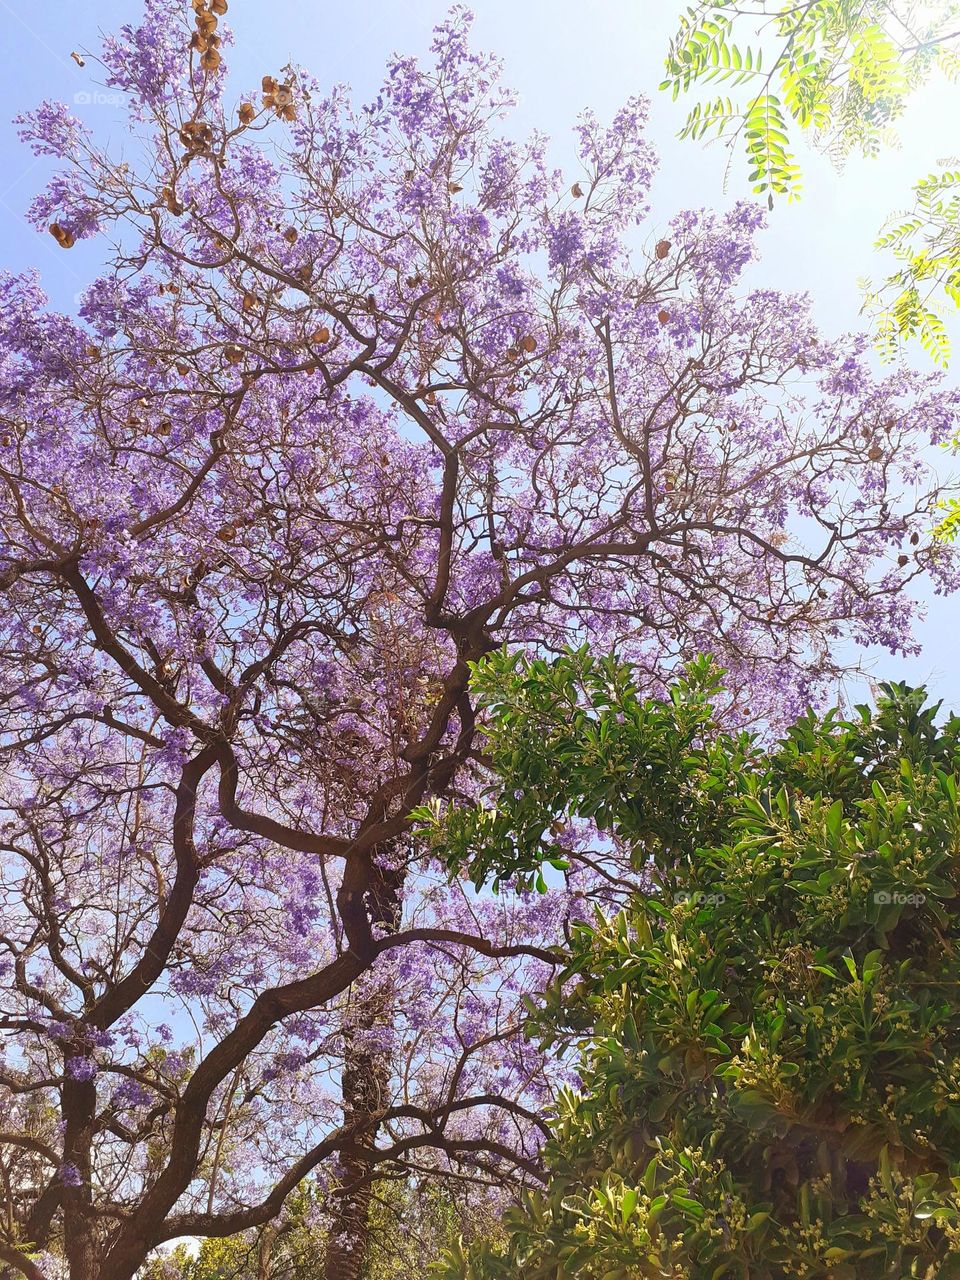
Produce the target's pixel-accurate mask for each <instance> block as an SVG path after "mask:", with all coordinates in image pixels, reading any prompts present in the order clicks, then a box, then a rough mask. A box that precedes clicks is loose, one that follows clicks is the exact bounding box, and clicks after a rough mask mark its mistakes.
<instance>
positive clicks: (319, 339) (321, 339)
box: [310, 324, 330, 347]
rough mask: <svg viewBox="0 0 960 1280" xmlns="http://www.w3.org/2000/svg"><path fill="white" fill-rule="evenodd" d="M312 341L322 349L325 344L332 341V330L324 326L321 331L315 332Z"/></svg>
mask: <svg viewBox="0 0 960 1280" xmlns="http://www.w3.org/2000/svg"><path fill="white" fill-rule="evenodd" d="M310 341H311V342H315V343H316V344H317V346H321V347H322V346H323V344H324V343H325V342H329V341H330V330H329V329H328V328H327V326H326V325H325V324H322V325H321V326H320V328H319V329H316V330H314V332H313V334H312V336H311V338H310Z"/></svg>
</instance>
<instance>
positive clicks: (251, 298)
mask: <svg viewBox="0 0 960 1280" xmlns="http://www.w3.org/2000/svg"><path fill="white" fill-rule="evenodd" d="M258 301H259V299H258V298H257V295H256V294H255V293H250V292H249V291H247V292H246V293H245V294H244V295H243V302H242V303H241V306H242V307H243V310H244V311H252V310H253V309H254V307H255V306H256V305H257V302H258Z"/></svg>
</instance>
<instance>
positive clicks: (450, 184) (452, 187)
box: [447, 182, 463, 196]
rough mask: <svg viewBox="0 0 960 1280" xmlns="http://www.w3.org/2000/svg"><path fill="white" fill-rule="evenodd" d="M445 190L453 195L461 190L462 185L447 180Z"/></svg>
mask: <svg viewBox="0 0 960 1280" xmlns="http://www.w3.org/2000/svg"><path fill="white" fill-rule="evenodd" d="M447 190H448V191H449V192H450V194H451V195H452V196H455V195H457V194H459V192H461V191H462V190H463V187H462V186H461V185H460V183H459V182H448V183H447Z"/></svg>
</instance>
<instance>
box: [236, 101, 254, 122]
mask: <svg viewBox="0 0 960 1280" xmlns="http://www.w3.org/2000/svg"><path fill="white" fill-rule="evenodd" d="M256 114H257V109H256V107H255V106H254V105H253V103H252V102H241V103H240V107H239V110H238V111H237V115H238V116H239V117H240V123H241V124H242V125H248V124H250V123H251V122H252V121H253V120H254V118H255V117H256Z"/></svg>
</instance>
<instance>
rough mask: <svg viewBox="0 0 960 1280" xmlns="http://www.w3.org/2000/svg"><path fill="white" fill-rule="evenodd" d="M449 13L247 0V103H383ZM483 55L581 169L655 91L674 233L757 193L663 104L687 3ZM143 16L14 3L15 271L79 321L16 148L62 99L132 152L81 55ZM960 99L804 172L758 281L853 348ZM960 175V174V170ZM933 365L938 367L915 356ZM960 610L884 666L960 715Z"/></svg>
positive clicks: (6, 234)
mask: <svg viewBox="0 0 960 1280" xmlns="http://www.w3.org/2000/svg"><path fill="white" fill-rule="evenodd" d="M447 7H448V6H447V3H446V0H366V3H364V4H363V5H362V6H358V5H352V6H345V5H335V4H318V3H316V0H269V2H268V3H265V4H264V3H257V2H256V0H232V3H231V5H230V13H229V15H228V18H227V21H228V22H229V23H230V25H231V26H232V27H233V28H234V30H235V31H236V33H237V48H236V49H234V50H233V51H231V53H230V55H229V61H230V67H231V73H232V77H233V81H234V83H235V85H236V87H237V91H238V93H239V92H240V91H241V90H242V89H247V88H250V87H252V86H257V85H259V81H260V78H261V76H262V75H264V74H270V73H274V72H276V71H278V70H279V68H280V67H281V66H282V65H283V64H284V63H285V62H287V61H288V60H290V59H293V60H296V61H299V62H302V63H303V64H305V65H306V66H308V67H310V68H311V69H312V70H313V71H314V73H315V74H316V75H317V77H318V79H320V81H321V82H335V81H341V82H347V83H349V84H352V85H353V87H354V89H355V90H356V92H357V95H358V96H359V97H360V98H361V99H366V98H367V97H368V96H370V95H371V94H372V92H373V91H374V90H375V89H376V87H377V84H378V81H379V79H380V75H381V72H382V68H383V64H384V61H385V59H386V57H387V56H388V55H389V54H390V53H391V52H393V51H402V52H404V53H422V52H424V51H425V48H426V46H427V44H428V42H429V36H430V30H431V28H432V27H433V26H434V25H435V23H436V22H438V21H439V20H440V19H441V18H442V17H443V15H444V13H445V12H446V10H447ZM472 7H473V9H474V11H475V12H476V15H477V21H476V27H475V42H476V44H477V45H478V46H482V47H484V48H488V49H493V50H495V51H496V52H497V53H499V54H500V55H501V56H502V57H503V59H504V61H505V63H506V75H507V80H508V82H509V83H510V84H511V85H513V86H514V87H515V88H516V89H518V90H519V92H520V94H521V105H520V108H519V110H518V112H517V114H516V117H515V120H514V123H513V124H512V125H511V129H513V130H515V131H516V132H517V133H525V132H527V131H529V130H532V129H538V130H541V131H542V132H545V133H547V134H549V135H551V137H553V138H554V140H555V144H556V152H555V154H556V159H557V162H558V163H559V164H561V165H563V164H564V163H565V162H567V161H568V160H569V158H570V157H571V154H572V142H571V126H572V124H573V121H574V118H575V116H576V115H577V113H578V112H579V111H580V110H581V109H582V108H584V107H587V106H589V107H592V108H593V109H594V110H595V111H596V112H597V113H598V114H599V115H600V116H601V117H609V116H610V115H612V113H613V112H614V111H615V110H616V109H617V107H618V106H619V105H620V104H621V103H622V102H623V100H624V99H625V98H627V97H628V96H630V95H631V94H634V93H637V92H643V93H646V94H648V95H649V96H650V97H651V98H652V102H653V114H652V126H651V134H652V136H653V138H654V140H655V141H656V143H657V145H658V147H659V150H660V153H661V156H662V169H661V174H660V178H659V180H658V182H657V185H656V187H655V190H654V217H655V219H656V220H657V221H666V219H667V218H669V217H670V216H671V214H672V213H674V212H675V211H676V210H677V209H679V208H683V207H685V206H689V205H704V204H706V205H714V206H722V205H723V204H725V203H727V202H729V201H732V200H733V199H735V198H737V197H739V196H741V195H743V194H745V184H744V170H743V167H742V165H741V164H740V163H739V157H737V160H736V161H735V163H734V166H733V168H732V170H731V173H730V177H729V182H728V184H727V187H728V189H727V191H726V192H724V189H723V188H724V169H725V166H726V153H725V152H723V151H721V150H720V149H713V150H711V151H706V152H705V151H704V150H703V149H702V148H700V147H699V146H697V145H695V144H692V143H680V142H678V141H677V140H676V138H675V134H676V131H677V129H678V128H679V127H680V124H681V123H682V120H683V116H684V104H683V101H682V100H681V101H679V102H676V103H674V102H673V101H672V100H671V99H670V98H669V96H668V95H666V94H661V93H658V92H657V88H656V86H657V84H658V83H659V81H660V79H661V75H662V59H663V54H664V51H665V49H666V46H667V42H668V40H669V36H670V34H671V32H672V30H673V26H674V22H675V18H676V14H677V13H678V11H679V10H680V9H681V7H683V3H682V0H589V3H587V4H584V3H583V0H576V2H575V0H475V2H474V4H473V6H472ZM139 15H140V0H92V2H90V0H46V3H45V4H42V5H38V4H37V3H36V0H0V37H2V40H0V48H2V50H3V53H2V55H0V57H2V68H3V75H2V76H0V268H3V267H7V268H13V269H22V268H23V267H26V266H37V267H38V268H39V269H40V271H41V272H42V274H43V279H44V284H45V287H46V288H47V291H48V292H49V293H50V295H51V297H52V299H53V301H54V302H55V303H56V305H58V306H60V307H63V308H64V309H67V308H69V307H70V306H71V305H72V301H73V298H74V296H75V294H76V293H77V292H78V291H79V290H80V289H81V288H82V287H83V285H84V284H85V283H86V282H87V281H88V279H89V278H90V276H91V275H92V273H93V271H94V270H95V266H96V258H97V253H96V249H95V248H94V247H93V246H92V245H89V244H88V245H85V244H83V243H80V244H78V245H77V246H76V247H75V248H74V249H73V250H72V251H71V252H70V254H69V255H67V254H65V253H63V251H62V250H60V249H59V248H57V246H56V245H55V244H54V242H53V240H52V239H51V238H50V237H49V236H41V235H38V234H37V233H36V232H34V231H33V230H32V229H31V228H30V227H28V226H27V225H26V223H25V222H24V220H23V211H24V209H25V208H26V206H27V205H28V203H29V201H30V198H31V197H32V195H33V194H34V192H35V191H36V189H37V188H38V187H39V186H40V185H41V184H42V182H43V178H44V173H45V169H44V166H43V164H42V163H41V162H35V161H34V160H33V157H32V156H31V155H30V154H29V153H28V152H27V151H26V150H25V149H24V148H22V147H21V146H20V145H19V143H18V142H17V141H16V137H15V132H14V129H13V127H12V126H11V125H10V123H9V122H10V120H11V118H12V117H13V116H14V115H15V114H16V113H17V111H19V110H22V109H23V108H24V107H29V106H32V105H34V104H35V103H36V102H37V101H39V100H40V99H41V98H44V97H53V98H59V99H61V100H62V101H65V102H67V103H68V104H73V103H75V102H76V95H77V94H78V93H79V94H81V95H82V94H84V93H86V94H88V95H90V96H89V99H87V100H84V99H83V98H82V97H81V100H80V101H79V102H78V103H77V105H76V106H75V110H76V112H77V114H78V115H80V116H81V117H83V118H84V119H86V120H87V122H88V123H89V124H90V125H91V126H93V127H94V128H95V129H96V131H97V132H98V133H100V134H103V133H106V132H110V133H113V134H114V136H115V137H116V139H117V141H118V142H122V139H123V134H124V128H123V121H122V114H121V111H120V109H119V107H118V106H117V105H116V103H115V102H114V101H111V99H110V96H109V95H104V94H103V93H102V92H101V93H100V94H99V95H98V93H97V86H96V84H95V82H94V80H93V79H92V78H91V75H90V71H91V68H90V66H89V65H88V67H87V69H85V70H80V68H78V67H77V66H76V65H75V63H74V62H73V61H71V59H70V52H71V50H73V49H81V50H82V49H92V50H95V49H96V47H97V37H98V32H99V31H101V30H107V31H109V30H114V29H116V27H117V26H119V25H120V24H121V23H123V22H135V21H138V20H139ZM958 110H960V87H954V88H951V87H950V86H949V85H947V84H945V83H944V82H942V81H940V82H937V83H934V84H931V85H930V86H929V87H928V88H927V89H925V90H924V91H923V92H922V93H921V94H919V95H917V97H916V98H915V100H914V102H913V104H912V106H911V107H910V108H909V111H908V114H907V115H906V116H905V118H904V119H903V121H902V122H901V127H900V130H899V132H900V135H901V138H902V142H903V146H902V149H900V150H899V151H896V150H893V151H891V150H888V151H885V152H884V153H883V154H882V155H881V156H880V157H879V158H877V159H875V160H870V161H867V160H863V159H861V158H854V159H851V160H850V162H849V163H848V165H847V170H846V173H845V174H843V175H839V174H837V173H836V172H835V171H834V170H833V169H832V168H831V166H830V164H829V163H828V162H827V161H826V160H825V159H824V158H823V157H821V156H817V155H807V156H804V157H803V159H804V163H805V167H806V188H807V193H806V196H805V198H804V200H803V201H801V202H800V203H799V204H797V205H793V206H779V207H778V208H777V209H776V210H775V211H774V215H773V218H772V220H771V228H770V230H769V231H768V232H767V233H766V234H765V235H764V237H763V240H762V241H761V244H762V249H763V262H762V264H761V265H760V267H759V268H757V269H755V271H754V273H753V277H752V278H753V282H754V283H758V284H759V283H762V284H763V285H764V286H767V287H775V288H782V289H787V290H795V289H800V290H808V291H810V292H811V294H812V296H813V299H814V304H815V310H816V314H817V316H818V319H819V322H820V324H821V327H822V328H823V329H824V330H825V331H826V332H827V333H836V332H840V331H843V330H848V329H851V328H857V327H859V326H860V322H859V320H858V310H859V306H860V294H859V289H858V283H857V282H858V280H860V279H861V278H862V277H865V276H869V275H871V274H872V275H874V276H879V275H880V274H881V271H882V268H881V265H880V260H879V259H878V257H877V256H876V255H875V254H874V253H873V251H872V249H871V242H872V239H873V236H874V234H875V232H876V230H877V229H878V227H879V225H880V223H881V222H882V221H883V220H884V218H885V217H886V216H887V215H888V214H889V213H891V212H892V211H894V210H895V209H896V208H897V207H902V206H904V205H906V204H907V203H908V202H909V189H910V186H911V183H912V182H913V181H914V180H915V179H916V178H917V177H920V176H921V175H923V174H925V173H928V172H930V171H932V170H934V169H935V168H936V167H937V162H938V161H941V160H943V159H946V158H949V157H952V156H956V155H957V152H958V149H960V140H958V137H957V133H956V127H955V121H956V119H957V116H958ZM954 163H955V164H956V165H958V166H960V159H958V160H957V161H955V162H954ZM951 327H952V331H953V334H954V347H955V350H956V351H957V356H956V357H955V361H954V368H953V370H952V372H951V375H950V376H951V380H955V379H956V378H957V377H958V376H960V373H958V371H960V326H957V325H956V324H953V325H952V326H951ZM915 359H917V361H918V363H921V364H923V357H922V354H921V353H919V352H918V353H917V355H916V356H915ZM943 466H944V471H945V473H948V474H951V475H956V474H957V473H958V472H960V459H957V460H956V461H951V460H950V459H949V458H947V457H946V456H945V457H944V459H943ZM958 624H960V601H958V600H957V599H956V598H955V599H954V600H947V601H943V600H939V601H938V600H930V601H929V603H928V614H927V618H926V620H925V622H923V623H922V624H921V626H920V628H919V635H920V639H921V641H922V643H923V653H922V655H921V656H920V657H918V658H915V659H911V660H909V661H902V660H893V659H891V658H889V657H886V656H885V655H882V654H881V655H879V656H878V657H877V661H876V666H875V670H876V674H877V676H878V677H879V678H895V679H908V680H911V681H913V682H921V681H923V682H926V683H927V684H928V685H929V687H930V689H931V691H932V692H934V693H935V694H936V695H937V696H938V697H943V698H945V699H946V701H947V704H948V705H950V706H953V707H956V708H957V709H958V710H960V670H958V665H960V664H958V662H957V657H956V655H957V651H958V647H957V644H956V640H955V635H956V632H957V630H958Z"/></svg>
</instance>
